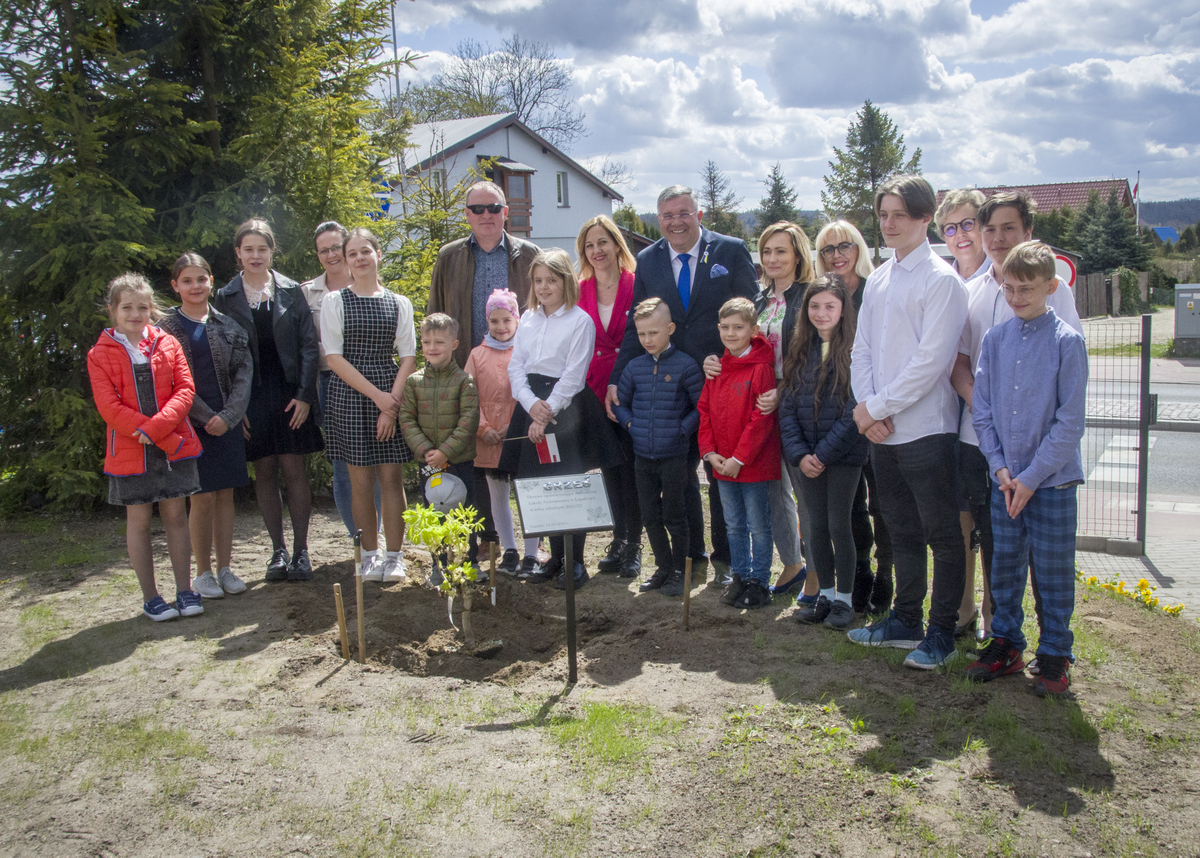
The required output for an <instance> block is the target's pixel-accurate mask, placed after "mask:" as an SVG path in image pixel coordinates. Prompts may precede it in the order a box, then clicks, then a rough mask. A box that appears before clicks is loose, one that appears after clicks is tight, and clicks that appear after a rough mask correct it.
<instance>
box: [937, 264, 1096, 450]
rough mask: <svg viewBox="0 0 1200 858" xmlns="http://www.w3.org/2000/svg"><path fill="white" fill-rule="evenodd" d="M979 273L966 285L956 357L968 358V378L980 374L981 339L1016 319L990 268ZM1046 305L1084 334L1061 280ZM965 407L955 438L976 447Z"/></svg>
mask: <svg viewBox="0 0 1200 858" xmlns="http://www.w3.org/2000/svg"><path fill="white" fill-rule="evenodd" d="M980 272H981V273H980V274H979V275H978V276H976V277H972V278H971V279H970V280H969V281H968V282H967V293H968V295H967V322H966V324H965V325H964V326H963V332H962V336H961V337H960V338H959V341H958V353H959V354H963V355H968V356H969V357H970V358H971V375H974V374H975V373H977V372H978V371H979V353H980V351H981V350H982V348H983V335H984V334H986V333H987V332H988V331H990V330H991V329H992V328H994V327H996V325H1002V324H1004V323H1005V322H1007V321H1008V320H1009V319H1015V318H1016V317H1017V314H1016V313H1014V312H1013V308H1012V307H1010V306H1008V301H1007V300H1006V299H1005V297H1004V286H1003V285H1002V284H1001V283H1000V282H999V281H997V280H996V277H995V273H994V267H993V266H992V264H991V263H988V264H987V265H985V266H984V267H983V268H981V269H980ZM1046 305H1047V306H1048V307H1050V308H1051V309H1053V310H1054V315H1056V316H1057V317H1058V318H1059V319H1061V320H1062V321H1064V322H1066V323H1067V324H1068V325H1070V326H1071V327H1072V328H1074V329H1075V330H1077V331H1078V332H1079V333H1081V334H1082V333H1083V322H1081V321H1079V311H1078V310H1076V309H1075V293H1074V292H1073V291H1072V290H1071V287H1070V286H1068V285H1067V283H1066V281H1065V280H1063V279H1062V278H1061V277H1059V278H1058V288H1057V289H1055V290H1054V292H1053V293H1052V294H1051V295H1050V297H1049V298H1048V299H1047V300H1046ZM967 405H968V407H967V408H964V409H963V413H962V420H961V422H960V425H959V429H958V437H959V440H961V441H962V442H963V443H964V444H970V445H971V446H973V447H978V446H979V438H978V436H976V434H975V426H974V424H973V423H972V419H971V418H972V414H971V409H970V407H969V406H970V403H967Z"/></svg>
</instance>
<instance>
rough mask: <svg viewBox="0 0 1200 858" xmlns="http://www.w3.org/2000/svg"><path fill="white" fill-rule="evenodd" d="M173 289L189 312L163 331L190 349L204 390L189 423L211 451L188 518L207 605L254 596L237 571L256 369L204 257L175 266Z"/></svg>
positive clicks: (169, 316)
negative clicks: (239, 495) (238, 497)
mask: <svg viewBox="0 0 1200 858" xmlns="http://www.w3.org/2000/svg"><path fill="white" fill-rule="evenodd" d="M171 288H172V289H174V290H175V294H176V295H178V296H179V300H180V302H182V306H180V307H173V308H172V309H171V310H170V311H169V312H167V313H166V314H165V315H164V316H163V319H162V321H161V322H160V323H159V324H160V326H161V327H162V329H163V330H164V331H166V332H168V333H169V334H171V335H172V336H173V337H175V339H177V340H179V343H180V345H181V346H183V354H184V356H185V357H186V358H187V362H188V367H189V368H190V369H191V371H192V379H193V381H194V382H195V384H196V397H195V398H194V399H193V400H192V407H191V410H190V411H189V412H188V417H189V418H190V419H191V421H192V426H193V428H194V429H195V430H196V435H198V436H199V438H200V443H201V444H202V445H203V446H204V454H203V455H202V456H201V457H200V458H199V459H198V460H197V470H198V471H199V473H200V492H199V493H198V494H194V495H192V499H191V510H190V511H189V513H188V528H189V530H190V531H191V534H192V554H193V555H194V556H195V558H196V578H195V580H194V581H192V589H193V590H195V591H196V592H197V593H199V594H200V595H201V596H203V597H204V598H206V599H220V598H223V597H224V595H225V594H226V593H244V592H245V591H246V584H245V582H243V581H242V579H241V578H239V577H238V576H237V575H235V574H234V573H233V570H232V569H231V568H230V564H231V562H232V557H233V514H234V508H233V491H234V489H238V488H241V487H242V486H244V485H246V484H247V483H249V482H250V477H249V475H248V474H247V473H246V438H245V436H244V435H243V434H242V426H241V424H242V418H243V417H244V416H245V415H246V406H247V405H248V404H249V402H250V385H251V382H252V380H253V375H254V365H253V363H252V362H251V359H250V342H249V339H248V338H247V337H246V332H245V331H243V330H242V328H241V326H240V325H239V324H238V323H237V322H235V321H234V320H233V319H231V318H229V317H228V316H226V315H225V314H223V313H218V312H217V311H216V310H214V309H213V308H212V307H210V306H209V304H208V301H209V298H211V297H212V269H211V268H209V266H208V262H207V261H206V260H205V259H204V257H203V256H200V255H199V254H198V253H185V254H183V256H181V257H179V259H177V260H175V267H174V268H173V269H172V271H171ZM214 548H215V549H216V555H217V573H216V574H215V575H214V574H213V566H212V555H213V549H214Z"/></svg>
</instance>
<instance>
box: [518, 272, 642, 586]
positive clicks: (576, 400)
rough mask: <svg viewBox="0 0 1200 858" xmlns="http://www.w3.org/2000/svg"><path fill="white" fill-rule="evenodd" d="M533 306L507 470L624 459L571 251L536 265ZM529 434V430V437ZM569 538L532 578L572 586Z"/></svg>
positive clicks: (550, 472) (578, 467)
mask: <svg viewBox="0 0 1200 858" xmlns="http://www.w3.org/2000/svg"><path fill="white" fill-rule="evenodd" d="M529 276H530V280H531V281H532V282H531V284H530V285H531V289H530V294H529V302H528V305H529V309H528V310H526V311H525V313H524V315H522V316H521V322H520V324H519V325H518V326H517V335H516V337H515V341H514V343H513V350H512V359H511V360H510V361H509V364H508V378H509V383H510V384H511V385H512V393H513V398H514V399H516V401H517V407H516V409H515V410H514V411H513V416H512V422H511V423H509V426H508V436H507V440H506V441H505V445H504V453H503V454H502V455H501V457H500V465H499V469H500V470H502V471H506V472H508V473H511V474H515V475H516V476H518V477H541V476H560V475H563V474H582V473H585V472H587V471H589V470H592V469H593V468H601V467H611V466H614V465H617V464H619V463H620V462H621V461H622V458H623V457H622V454H621V448H620V445H619V444H618V442H617V439H616V436H615V435H614V434H613V430H612V428H611V427H612V424H611V423H610V422H609V420H608V418H607V415H606V414H605V413H604V407H603V406H602V405H601V404H600V400H598V399H597V398H596V394H595V393H593V392H592V390H591V388H589V387H588V386H587V371H588V364H589V363H590V362H591V359H592V350H593V349H594V347H595V344H596V327H595V325H594V324H593V323H592V318H591V316H589V315H588V314H587V313H586V312H585V311H584V310H582V309H581V308H580V307H579V306H578V305H579V283H578V281H577V280H576V279H575V270H574V268H573V267H572V265H571V257H570V256H568V255H567V253H566V251H564V250H560V249H558V248H553V249H551V250H546V251H543V252H542V253H539V254H538V256H537V258H535V259H534V260H533V263H532V264H531V265H530V267H529ZM526 436H527V437H526ZM584 536H585V534H584V533H577V534H575V552H574V554H575V561H574V568H573V569H572V570H570V571H571V572H572V574H573V576H574V578H575V586H576V587H582V586H583V585H584V584H586V583H587V581H588V573H587V570H586V568H585V567H584V564H583V543H584ZM564 554H565V552H564V542H563V537H562V536H561V535H559V536H553V537H551V538H550V562H549V563H548V564H546V566H544V567H542V569H541V570H537V571H536V572H535V573H534V574H532V575H530V576H529V579H530V580H534V581H548V580H550V579H551V578H554V579H555V583H556V584H557V586H559V587H560V588H561V587H565V586H566V573H565V571H564V568H563V563H564V561H563V558H564Z"/></svg>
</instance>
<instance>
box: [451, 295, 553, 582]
mask: <svg viewBox="0 0 1200 858" xmlns="http://www.w3.org/2000/svg"><path fill="white" fill-rule="evenodd" d="M486 309H487V321H488V331H487V334H485V335H484V338H483V342H482V343H481V344H480V345H478V346H476V347H475V348H474V349H472V351H471V355H470V357H468V358H467V365H466V366H465V367H464V368H463V369H465V370H466V372H467V375H469V376H471V377H472V378H473V379H475V386H476V388H478V390H479V433H478V437H477V438H476V439H475V473H476V474H479V473H484V474H486V476H487V486H488V494H489V495H490V497H491V501H492V503H491V507H492V520H491V521H487V520H485V521H484V536H485V537H486V536H488V535H489V534H492V533H494V534H496V539H497V540H498V541H499V542H500V545H501V546H502V547H503V548H504V557H503V559H502V560H501V561H500V566H499V568H500V571H501V572H504V573H505V574H507V575H517V574H518V573H519V574H521V575H522V576H528V575H532V574H535V573H536V572H538V571H539V570H538V561H537V551H538V540H536V539H526V540H525V546H524V547H525V553H524V557H523V558H522V557H521V556H520V555H519V554H518V553H517V540H516V535H515V533H514V531H513V519H512V506H511V505H510V504H509V491H510V485H511V484H510V482H509V478H508V475H507V474H505V473H502V472H500V471H497V470H496V466H497V465H498V464H499V462H500V453H501V451H502V449H503V447H504V435H505V433H506V432H507V430H508V424H509V421H511V420H512V414H513V408H514V406H515V405H516V400H515V399H513V395H512V388H511V386H510V385H509V380H508V362H509V359H510V358H512V346H513V337H515V336H516V333H517V323H518V322H519V321H520V317H521V310H520V307H519V306H518V304H517V296H516V294H515V293H513V292H510V291H509V290H508V289H497V290H496V291H494V292H493V293H492V294H491V295H490V296H489V297H488V300H487V308H486Z"/></svg>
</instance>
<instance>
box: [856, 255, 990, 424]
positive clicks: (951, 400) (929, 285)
mask: <svg viewBox="0 0 1200 858" xmlns="http://www.w3.org/2000/svg"><path fill="white" fill-rule="evenodd" d="M863 288H864V289H865V291H864V292H863V302H862V310H861V312H860V313H859V316H858V332H857V334H856V335H855V337H854V351H853V352H852V353H851V358H850V379H851V384H852V386H853V388H854V398H855V399H856V400H858V401H859V402H860V403H864V404H865V405H866V409H867V413H868V414H870V415H871V417H873V418H874V419H875V420H883V419H884V418H885V417H891V418H892V423H893V425H894V427H895V432H893V433H892V434H891V435H889V436H888V437H887V439H886V440H885V441H884V442H883V443H884V444H906V443H908V442H910V441H916V440H917V439H919V438H924V437H926V436H927V435H939V434H943V433H947V432H957V431H958V417H959V415H958V394H956V393H955V392H954V388H953V387H951V385H950V370H951V368H952V367H953V365H954V359H955V355H956V353H957V348H958V341H959V336H960V333H961V331H962V328H963V324H964V322H965V320H966V317H967V292H966V289H965V288H964V287H963V283H962V279H961V278H960V277H959V276H958V274H956V273H955V272H954V269H952V268H951V267H950V266H949V265H948V264H947V263H946V262H945V261H943V260H942V259H941V258H940V257H939V256H938V255H937V254H936V253H934V252H933V248H931V247H930V246H929V242H928V241H925V242H922V243H921V245H920V246H919V247H917V248H916V249H915V250H913V251H912V252H911V253H909V254H908V255H907V256H905V257H904V258H903V259H901V260H899V261H897V260H896V259H895V258H894V257H893V258H892V259H889V260H888V261H887V262H885V263H884V264H883V265H881V266H880V267H879V268H877V269H875V271H874V272H872V274H871V276H870V277H868V278H867V283H866V285H865V286H864V287H863Z"/></svg>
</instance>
